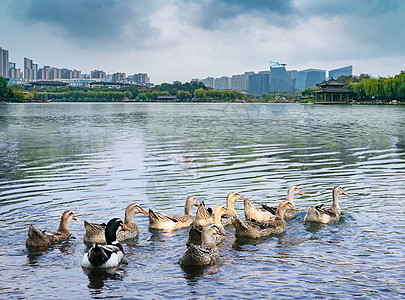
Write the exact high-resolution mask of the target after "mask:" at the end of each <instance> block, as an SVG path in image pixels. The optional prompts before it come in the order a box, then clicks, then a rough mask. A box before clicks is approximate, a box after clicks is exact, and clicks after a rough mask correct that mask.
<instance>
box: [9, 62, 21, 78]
mask: <svg viewBox="0 0 405 300" xmlns="http://www.w3.org/2000/svg"><path fill="white" fill-rule="evenodd" d="M8 76H9V77H10V78H13V79H20V78H21V70H20V69H17V68H16V67H15V63H13V62H9V63H8Z"/></svg>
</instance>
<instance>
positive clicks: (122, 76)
mask: <svg viewBox="0 0 405 300" xmlns="http://www.w3.org/2000/svg"><path fill="white" fill-rule="evenodd" d="M125 78H126V75H125V73H114V74H112V81H113V82H117V81H124V80H125Z"/></svg>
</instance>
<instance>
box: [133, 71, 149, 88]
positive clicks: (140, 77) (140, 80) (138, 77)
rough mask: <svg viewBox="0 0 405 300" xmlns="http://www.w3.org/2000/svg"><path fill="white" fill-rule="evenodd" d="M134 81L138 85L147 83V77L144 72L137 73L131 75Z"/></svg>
mask: <svg viewBox="0 0 405 300" xmlns="http://www.w3.org/2000/svg"><path fill="white" fill-rule="evenodd" d="M132 78H133V80H134V82H135V83H136V84H139V85H146V84H147V83H149V77H148V74H146V73H138V74H134V75H133V76H132Z"/></svg>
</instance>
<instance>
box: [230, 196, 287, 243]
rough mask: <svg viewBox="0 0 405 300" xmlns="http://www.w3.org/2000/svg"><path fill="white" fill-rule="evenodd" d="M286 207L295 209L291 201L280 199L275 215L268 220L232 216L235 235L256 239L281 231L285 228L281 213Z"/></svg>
mask: <svg viewBox="0 0 405 300" xmlns="http://www.w3.org/2000/svg"><path fill="white" fill-rule="evenodd" d="M287 207H289V208H291V209H295V208H294V205H293V204H292V203H291V202H289V201H285V200H284V201H281V202H280V204H279V206H278V208H277V211H276V216H275V217H274V219H273V220H271V221H269V222H261V221H254V220H245V221H243V220H241V219H240V218H239V217H238V216H234V217H233V223H232V224H233V225H234V226H235V236H236V237H247V238H253V239H257V238H261V237H264V236H268V235H270V234H281V233H283V232H284V231H285V229H286V223H285V221H284V219H283V215H284V211H285V210H286V208H287Z"/></svg>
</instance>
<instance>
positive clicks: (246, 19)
mask: <svg viewBox="0 0 405 300" xmlns="http://www.w3.org/2000/svg"><path fill="white" fill-rule="evenodd" d="M3 7H4V9H3V10H1V12H0V22H1V24H2V25H3V28H7V30H2V31H1V32H0V43H1V46H2V47H3V48H5V49H8V50H9V51H10V56H9V61H10V62H15V63H17V68H20V69H21V70H22V71H23V66H22V64H21V61H22V60H23V58H24V57H29V58H30V59H32V60H34V61H35V63H36V64H38V65H41V66H44V65H51V66H58V67H61V66H64V67H67V68H69V69H76V70H80V71H81V72H82V73H83V74H90V72H91V71H92V70H98V69H102V70H103V71H105V72H106V73H109V74H113V73H116V72H122V73H126V74H134V73H148V75H149V76H150V78H152V80H153V82H154V83H155V84H160V83H162V82H169V83H170V82H173V81H175V80H179V81H182V82H187V81H190V80H191V79H193V78H206V77H209V76H212V77H221V76H232V75H233V74H243V73H244V72H247V71H254V72H258V71H263V70H268V62H269V61H270V60H276V61H279V62H280V63H287V64H288V70H305V69H309V68H316V69H324V70H331V69H334V68H336V67H340V66H349V65H353V66H354V67H355V72H354V74H356V75H358V74H361V73H367V74H370V75H371V76H375V77H378V76H382V77H386V76H394V75H396V74H398V73H399V72H400V71H401V70H403V69H404V68H405V53H404V52H403V50H402V49H404V48H405V47H404V46H405V45H404V44H405V38H404V37H405V26H404V25H405V21H404V19H403V17H402V16H403V14H404V12H405V2H402V1H373V2H369V1H355V2H352V1H345V0H344V1H338V2H337V1H315V0H313V1H310V0H299V1H298V0H297V1H268V2H263V1H225V0H221V1H210V0H208V1H203V2H200V1H193V0H189V1H170V0H169V1H159V0H152V1H148V3H138V2H137V1H125V2H124V1H119V0H116V1H114V0H110V1H103V0H101V1H82V0H78V1H66V0H61V1H58V2H54V1H46V0H21V1H11V0H5V1H4V2H3Z"/></svg>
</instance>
